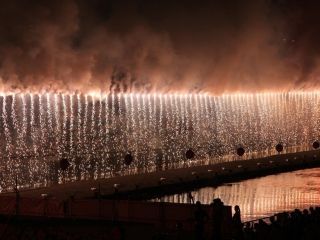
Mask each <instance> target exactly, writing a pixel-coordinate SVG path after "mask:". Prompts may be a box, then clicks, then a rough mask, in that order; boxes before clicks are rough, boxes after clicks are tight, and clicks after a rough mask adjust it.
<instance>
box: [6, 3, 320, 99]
mask: <svg viewBox="0 0 320 240" xmlns="http://www.w3.org/2000/svg"><path fill="white" fill-rule="evenodd" d="M318 2H319V3H318ZM319 56H320V1H316V0H314V1H311V0H309V1H308V0H242V1H241V0H212V1H201V0H200V1H199V0H197V1H196V0H193V1H190V0H179V1H178V0H170V1H169V0H158V1H155V0H130V1H129V0H128V1H121V0H113V1H102V0H90V1H88V0H73V1H72V0H70V1H67V0H66V1H57V0H46V1H43V0H8V1H1V3H0V78H1V79H0V80H1V81H2V83H1V85H0V86H2V90H12V89H14V90H17V91H19V90H23V89H30V90H41V89H46V90H52V91H53V90H63V91H64V90H67V91H75V90H80V91H88V90H99V89H101V90H103V91H126V92H129V91H133V92H135V91H139V92H150V91H160V92H175V91H179V92H180V91H182V92H199V91H200V92H213V93H221V92H230V91H231V92H233V91H246V92H248V91H249V92H251V91H265V90H293V89H310V88H311V89H315V88H317V87H318V86H320V79H319V73H320V68H319V60H320V59H319Z"/></svg>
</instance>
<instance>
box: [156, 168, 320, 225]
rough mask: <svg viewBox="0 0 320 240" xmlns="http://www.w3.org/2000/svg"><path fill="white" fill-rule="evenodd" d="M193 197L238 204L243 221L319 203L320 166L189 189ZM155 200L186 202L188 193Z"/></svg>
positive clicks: (202, 201) (188, 199) (209, 201)
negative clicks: (218, 199) (217, 199)
mask: <svg viewBox="0 0 320 240" xmlns="http://www.w3.org/2000/svg"><path fill="white" fill-rule="evenodd" d="M191 194H192V196H193V198H194V201H200V202H201V203H205V204H210V203H211V202H212V199H213V198H220V199H221V200H222V201H223V202H224V204H225V205H231V206H235V205H239V206H240V209H241V215H242V220H243V221H250V220H254V219H258V218H263V217H267V216H271V215H273V214H275V213H278V212H283V211H291V210H294V209H295V208H298V209H304V208H309V207H310V206H320V168H313V169H305V170H299V171H294V172H289V173H281V174H276V175H270V176H265V177H260V178H255V179H249V180H244V181H240V182H234V183H228V184H224V185H221V186H218V187H203V188H200V189H196V190H194V191H192V192H191ZM156 201H164V202H175V203H188V202H190V198H189V197H188V193H182V194H175V195H170V196H164V197H162V198H161V199H157V200H156Z"/></svg>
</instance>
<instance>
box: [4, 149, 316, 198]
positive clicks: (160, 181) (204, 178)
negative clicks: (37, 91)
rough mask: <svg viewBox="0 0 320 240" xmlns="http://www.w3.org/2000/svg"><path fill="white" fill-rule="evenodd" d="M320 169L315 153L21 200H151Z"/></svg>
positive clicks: (73, 185) (81, 185)
mask: <svg viewBox="0 0 320 240" xmlns="http://www.w3.org/2000/svg"><path fill="white" fill-rule="evenodd" d="M317 166H320V152H319V150H313V151H307V152H299V153H290V154H279V155H274V156H270V157H265V158H259V159H250V160H239V161H233V162H225V163H218V164H214V165H204V166H195V167H190V168H181V169H173V170H168V171H161V172H153V173H147V174H143V175H128V176H119V177H112V178H108V179H99V180H90V181H77V182H70V183H65V184H61V185H53V186H50V187H47V188H38V189H31V190H22V191H20V196H21V197H39V196H41V195H43V194H45V195H47V196H50V197H51V198H55V199H67V198H69V197H73V198H78V199H83V198H94V197H97V196H99V197H102V198H107V199H112V198H120V199H150V198H153V197H156V196H159V195H165V194H172V193H177V192H184V191H188V190H189V189H193V188H198V187H201V186H215V185H219V184H221V183H225V182H230V181H233V182H234V181H238V180H243V179H249V178H254V177H258V176H265V175H268V174H274V173H280V172H288V171H293V170H298V169H304V168H310V167H317ZM99 193H100V194H99ZM14 194H15V193H2V194H0V196H1V195H2V196H12V195H14Z"/></svg>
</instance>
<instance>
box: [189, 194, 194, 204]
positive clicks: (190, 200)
mask: <svg viewBox="0 0 320 240" xmlns="http://www.w3.org/2000/svg"><path fill="white" fill-rule="evenodd" d="M188 200H189V203H192V204H194V198H193V196H192V194H191V192H188Z"/></svg>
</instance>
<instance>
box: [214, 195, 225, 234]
mask: <svg viewBox="0 0 320 240" xmlns="http://www.w3.org/2000/svg"><path fill="white" fill-rule="evenodd" d="M211 207H212V212H211V219H212V239H214V240H220V239H221V226H222V222H223V217H224V213H223V211H224V206H223V202H222V201H221V199H220V198H216V199H213V202H212V204H211Z"/></svg>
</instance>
